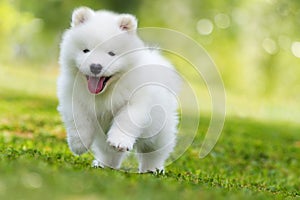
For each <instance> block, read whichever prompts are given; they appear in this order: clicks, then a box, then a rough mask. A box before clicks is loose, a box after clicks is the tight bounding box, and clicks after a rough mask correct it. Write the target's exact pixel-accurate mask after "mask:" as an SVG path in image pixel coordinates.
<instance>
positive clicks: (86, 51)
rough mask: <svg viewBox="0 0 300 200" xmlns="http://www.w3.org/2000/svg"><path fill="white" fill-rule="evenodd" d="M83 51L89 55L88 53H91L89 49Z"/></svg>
mask: <svg viewBox="0 0 300 200" xmlns="http://www.w3.org/2000/svg"><path fill="white" fill-rule="evenodd" d="M82 51H83V53H88V52H90V50H89V49H83V50H82Z"/></svg>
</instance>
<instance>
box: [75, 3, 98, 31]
mask: <svg viewBox="0 0 300 200" xmlns="http://www.w3.org/2000/svg"><path fill="white" fill-rule="evenodd" d="M93 14H94V11H93V10H92V9H90V8H88V7H80V8H77V9H75V10H74V11H73V14H72V22H71V27H75V26H77V25H79V24H83V23H85V22H86V21H87V20H88V19H89V18H90V17H91V16H92V15H93Z"/></svg>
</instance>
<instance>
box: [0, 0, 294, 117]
mask: <svg viewBox="0 0 300 200" xmlns="http://www.w3.org/2000/svg"><path fill="white" fill-rule="evenodd" d="M81 5H85V6H90V7H92V8H93V9H95V10H97V9H109V10H113V11H116V12H129V13H132V14H135V15H136V16H137V17H138V19H139V26H140V27H149V26H150V27H165V28H170V29H174V30H177V31H180V32H182V33H185V34H187V35H189V36H190V37H192V38H193V39H195V40H196V41H197V42H198V43H199V44H201V45H202V46H203V47H204V48H205V49H206V50H207V51H208V53H209V54H210V55H211V57H212V59H213V60H214V61H215V62H216V64H217V66H218V69H219V71H220V73H221V75H222V78H223V80H224V84H225V88H226V93H227V115H228V116H237V117H253V118H258V119H261V120H265V119H266V120H280V121H282V120H283V121H287V122H288V121H290V122H300V114H299V108H300V106H299V103H298V102H299V100H300V93H299V91H300V62H299V59H300V35H299V32H300V1H296V0H284V1H280V0H243V1H238V0H230V1H221V0H216V1H210V0H201V1H194V0H186V1H181V0H167V1H158V0H153V1H145V0H127V1H122V0H101V1H100V0H99V1H98V0H85V1H61V0H45V1H42V2H41V1H37V0H26V1H24V0H1V2H0V20H1V21H0V52H1V54H0V73H2V75H3V76H2V79H4V78H3V77H6V79H7V80H6V81H3V80H2V83H1V84H2V85H3V84H6V86H7V88H10V87H13V88H16V87H17V85H18V83H16V82H18V80H17V78H16V79H11V80H10V79H9V78H8V77H10V76H14V75H13V74H15V73H21V72H20V71H22V70H23V71H24V73H25V74H26V73H27V72H26V71H30V70H32V69H34V72H33V73H36V77H38V76H39V74H44V75H43V77H44V79H45V81H46V82H47V80H48V85H47V88H48V89H44V90H45V91H44V93H45V94H52V96H53V95H55V78H56V77H57V74H58V63H57V60H58V54H59V43H60V39H61V35H62V33H63V31H64V30H65V29H66V28H68V27H69V23H70V16H71V13H72V10H73V9H74V8H75V7H78V6H81ZM16 71H18V72H16ZM25 76H27V75H24V77H25ZM28 76H29V77H30V78H29V79H31V80H33V81H34V79H35V78H34V77H35V76H34V75H32V73H30V75H28ZM19 84H23V85H24V84H28V85H30V83H29V82H28V83H19ZM35 84H41V83H39V82H38V81H37V82H36V83H32V84H31V86H30V87H29V86H28V87H27V90H28V91H30V89H32V88H34V87H35ZM44 84H45V83H44Z"/></svg>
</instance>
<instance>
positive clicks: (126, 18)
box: [118, 14, 137, 31]
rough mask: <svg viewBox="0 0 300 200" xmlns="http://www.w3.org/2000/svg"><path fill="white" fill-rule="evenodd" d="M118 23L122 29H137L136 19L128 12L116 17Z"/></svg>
mask: <svg viewBox="0 0 300 200" xmlns="http://www.w3.org/2000/svg"><path fill="white" fill-rule="evenodd" d="M118 25H119V28H120V29H121V30H122V31H135V30H136V29H137V19H136V18H135V16H133V15H130V14H121V15H120V16H119V18H118Z"/></svg>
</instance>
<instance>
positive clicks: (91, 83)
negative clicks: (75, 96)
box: [86, 76, 111, 94]
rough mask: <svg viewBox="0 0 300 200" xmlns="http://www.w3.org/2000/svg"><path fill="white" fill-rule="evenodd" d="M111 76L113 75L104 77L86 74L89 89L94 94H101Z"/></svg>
mask: <svg viewBox="0 0 300 200" xmlns="http://www.w3.org/2000/svg"><path fill="white" fill-rule="evenodd" d="M110 78H111V76H102V77H94V76H86V79H87V82H88V89H89V91H90V92H91V93H92V94H99V93H100V92H102V91H103V90H104V88H105V86H106V84H107V82H108V81H109V79H110Z"/></svg>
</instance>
